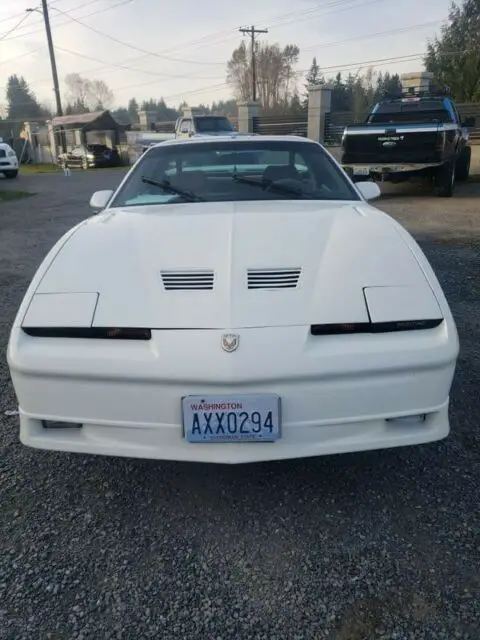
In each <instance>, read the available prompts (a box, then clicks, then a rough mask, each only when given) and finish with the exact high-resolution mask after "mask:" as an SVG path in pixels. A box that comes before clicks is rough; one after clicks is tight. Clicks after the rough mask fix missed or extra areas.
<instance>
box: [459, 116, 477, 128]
mask: <svg viewBox="0 0 480 640" xmlns="http://www.w3.org/2000/svg"><path fill="white" fill-rule="evenodd" d="M474 126H475V118H473V117H470V118H465V120H464V121H463V122H462V127H469V128H470V127H474Z"/></svg>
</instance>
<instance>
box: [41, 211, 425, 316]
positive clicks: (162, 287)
mask: <svg viewBox="0 0 480 640" xmlns="http://www.w3.org/2000/svg"><path fill="white" fill-rule="evenodd" d="M249 270H256V271H255V273H253V275H252V274H250V278H251V281H252V282H253V284H254V285H255V288H249V284H248V272H249ZM272 270H277V271H275V272H274V273H273V274H272V273H271V271H272ZM278 270H279V271H278ZM172 272H173V274H172ZM175 272H176V273H175ZM199 272H201V273H199ZM262 272H263V273H262ZM284 272H285V273H284ZM297 276H298V281H297ZM195 278H200V280H201V282H200V284H198V283H197V287H198V286H200V287H201V286H205V285H206V286H207V287H210V288H196V289H193V290H192V289H190V290H182V286H184V285H185V283H186V284H191V282H192V279H193V280H195ZM212 278H213V284H212ZM179 280H180V288H178V286H179V284H178V283H179ZM279 280H280V281H281V282H280V284H282V285H285V284H289V285H290V286H289V287H287V288H285V287H280V288H279V287H278V286H277V285H278V284H279V282H278V281H279ZM172 282H174V283H177V284H176V285H174V286H175V287H176V288H173V289H172V288H171V286H172ZM265 282H267V287H266V288H262V287H261V286H259V285H262V283H263V284H265ZM182 283H183V284H182ZM365 287H403V288H404V289H403V292H404V291H405V290H407V291H408V290H409V289H405V287H406V288H410V289H411V290H412V291H413V290H415V291H416V292H417V294H418V293H420V296H422V295H423V294H425V295H427V296H430V298H432V295H433V294H432V291H431V289H430V287H429V285H428V283H427V280H426V278H425V277H424V275H423V272H422V271H421V269H420V267H419V264H418V262H417V260H416V259H415V257H414V255H413V253H412V251H411V250H410V247H409V246H408V245H407V243H406V241H405V240H404V239H403V238H402V237H401V235H400V233H399V232H398V231H397V229H396V227H395V225H394V223H393V221H392V220H391V219H390V218H389V217H388V216H387V215H386V214H384V213H382V212H380V211H379V210H377V209H375V208H374V207H372V206H370V205H368V204H366V203H364V202H357V203H355V202H352V203H337V202H318V201H315V202H312V201H299V202H291V201H289V202H287V201H268V202H244V203H225V202H222V203H198V204H197V203H195V204H191V203H185V204H175V205H160V206H151V205H149V206H144V207H128V208H125V209H109V210H106V211H105V212H104V213H102V214H100V215H97V216H92V218H90V219H89V220H88V221H86V222H85V223H84V224H83V225H80V226H79V228H78V229H77V230H76V232H75V233H73V234H72V235H71V237H70V239H69V240H68V242H66V243H65V244H64V245H63V246H62V248H61V249H60V251H59V253H58V254H57V256H56V258H55V259H54V260H53V262H52V263H51V265H50V267H49V268H48V269H47V271H46V273H45V275H44V277H43V279H42V280H41V282H40V285H39V287H38V288H37V290H36V294H52V293H56V294H66V293H68V294H72V293H77V294H86V293H90V294H93V293H96V294H98V295H96V296H94V298H92V297H90V298H88V296H87V297H86V299H90V302H89V304H91V305H92V306H91V314H92V316H93V317H92V324H93V325H94V326H125V327H127V326H136V327H149V328H225V327H230V328H234V327H236V328H241V327H262V326H282V325H283V326H285V325H301V324H310V323H313V324H321V323H336V322H366V321H368V319H369V314H368V310H367V306H366V302H365V300H366V296H365V292H364V288H365ZM414 297H415V296H414ZM416 297H417V298H418V295H417V296H416ZM67 298H68V301H67ZM390 298H391V296H390ZM48 299H49V300H53V299H54V297H49V298H48ZM56 299H57V301H58V299H59V297H58V296H57V298H56ZM43 300H46V298H43ZM71 300H72V296H71V295H70V296H66V297H65V298H63V301H64V302H65V304H67V302H68V304H69V305H70V304H71ZM93 300H95V304H93V302H92V301H93ZM401 300H402V305H404V306H405V305H408V296H407V298H405V296H404V295H403V297H402V296H401ZM81 304H82V303H81V298H80V297H78V305H77V306H81ZM74 307H75V305H74V306H73V307H72V308H74ZM51 313H55V311H54V309H53V308H52V311H51ZM89 313H90V312H89ZM405 314H406V315H407V316H408V315H409V313H408V310H407V311H406V312H405V309H403V315H405Z"/></svg>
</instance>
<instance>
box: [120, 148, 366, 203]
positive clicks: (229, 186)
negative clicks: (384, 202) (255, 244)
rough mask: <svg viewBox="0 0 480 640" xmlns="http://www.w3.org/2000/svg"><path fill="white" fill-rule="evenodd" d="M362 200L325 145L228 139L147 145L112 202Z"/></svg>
mask: <svg viewBox="0 0 480 640" xmlns="http://www.w3.org/2000/svg"><path fill="white" fill-rule="evenodd" d="M301 199H303V200H360V197H359V195H358V194H357V192H356V191H355V189H354V187H353V185H352V184H351V183H350V181H349V180H348V178H347V177H346V176H345V174H344V173H343V172H342V171H341V169H339V168H338V167H337V165H336V164H335V163H334V162H333V160H332V159H331V158H330V157H329V155H327V153H326V152H325V151H324V150H323V149H322V147H321V146H319V145H317V144H313V143H312V142H308V141H305V142H304V141H299V140H295V141H291V140H288V141H287V140H278V141H277V140H273V141H272V140H268V141H267V140H262V139H261V137H260V136H259V139H255V140H245V141H239V140H228V141H226V140H224V141H221V142H213V141H212V142H210V141H209V142H201V143H200V142H194V141H190V142H187V143H178V144H168V143H167V144H165V145H162V146H159V147H152V148H150V149H148V150H147V151H146V152H145V153H144V155H143V156H141V159H140V160H139V161H138V163H137V164H136V166H135V167H134V169H133V170H132V172H131V173H130V175H129V176H128V178H127V180H126V181H125V183H124V184H123V186H122V187H121V188H120V190H119V192H118V193H117V195H116V196H115V198H114V199H113V200H112V202H111V205H110V206H111V207H129V206H139V205H149V204H155V205H159V204H172V203H177V202H186V201H189V202H195V201H206V202H241V201H249V200H257V201H258V200H301Z"/></svg>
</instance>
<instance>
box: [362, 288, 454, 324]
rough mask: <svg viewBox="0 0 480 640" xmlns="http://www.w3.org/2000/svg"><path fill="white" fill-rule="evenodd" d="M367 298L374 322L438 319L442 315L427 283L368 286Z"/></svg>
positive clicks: (366, 290)
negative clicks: (406, 285)
mask: <svg viewBox="0 0 480 640" xmlns="http://www.w3.org/2000/svg"><path fill="white" fill-rule="evenodd" d="M365 298H366V301H367V305H368V310H369V312H370V317H371V319H372V322H394V321H403V320H436V319H438V318H441V317H442V312H441V310H440V307H439V306H438V302H437V301H436V299H435V296H434V295H433V293H432V291H431V289H430V287H429V286H428V285H427V283H425V284H423V285H422V286H416V287H368V288H366V289H365Z"/></svg>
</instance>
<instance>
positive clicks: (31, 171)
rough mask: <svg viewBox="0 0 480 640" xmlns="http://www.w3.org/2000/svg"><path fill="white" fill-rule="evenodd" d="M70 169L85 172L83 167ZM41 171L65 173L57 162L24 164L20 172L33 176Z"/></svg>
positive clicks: (97, 168)
mask: <svg viewBox="0 0 480 640" xmlns="http://www.w3.org/2000/svg"><path fill="white" fill-rule="evenodd" d="M129 168H130V167H129V166H127V165H125V166H119V167H95V168H93V167H89V169H88V171H108V170H110V171H112V170H115V169H129ZM70 171H72V172H74V171H81V172H82V173H84V172H85V170H84V169H82V168H81V167H70ZM39 173H61V174H63V169H61V168H60V167H58V166H57V165H56V164H46V163H45V164H22V165H21V166H20V170H19V174H20V175H22V176H32V175H37V174H39Z"/></svg>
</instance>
